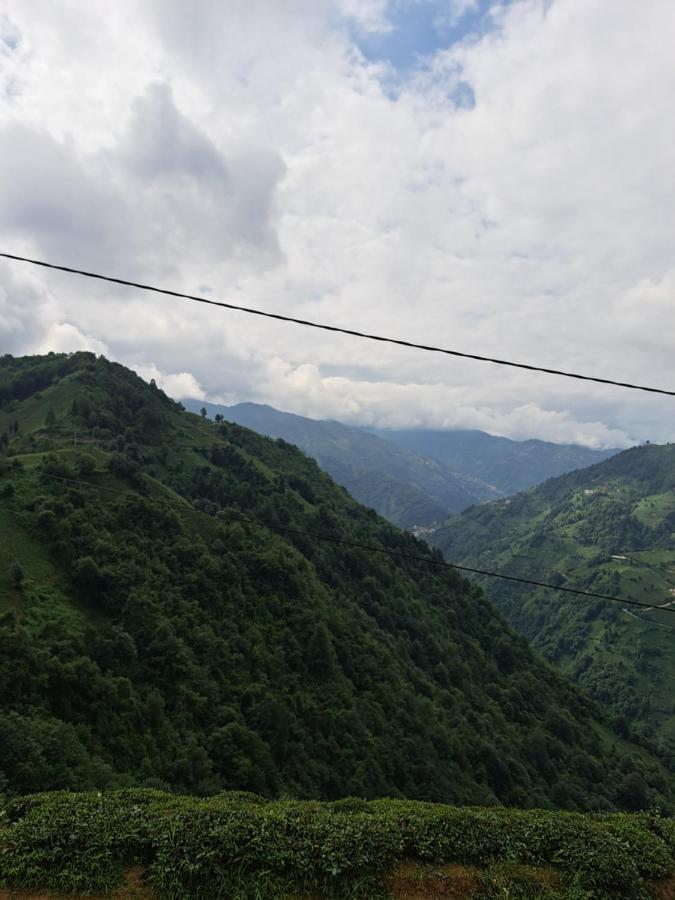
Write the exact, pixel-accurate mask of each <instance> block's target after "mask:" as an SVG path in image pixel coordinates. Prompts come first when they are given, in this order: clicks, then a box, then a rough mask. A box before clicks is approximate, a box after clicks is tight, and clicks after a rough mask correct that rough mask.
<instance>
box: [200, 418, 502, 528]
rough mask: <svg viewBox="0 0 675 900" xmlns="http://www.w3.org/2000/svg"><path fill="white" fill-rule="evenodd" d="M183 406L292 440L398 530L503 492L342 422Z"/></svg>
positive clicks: (423, 522) (430, 520) (427, 523)
mask: <svg viewBox="0 0 675 900" xmlns="http://www.w3.org/2000/svg"><path fill="white" fill-rule="evenodd" d="M186 406H187V408H188V409H191V410H192V411H193V412H198V411H199V410H200V409H202V408H205V409H206V410H207V413H208V415H209V416H211V417H212V418H213V417H214V416H216V415H219V416H223V417H224V418H225V419H226V420H227V421H228V422H236V423H237V424H239V425H244V426H245V427H246V428H252V429H253V430H254V431H257V432H258V434H265V435H268V436H269V437H274V438H283V439H284V440H285V441H288V442H289V443H291V444H295V445H296V446H297V447H300V449H301V450H304V452H305V453H306V454H307V455H308V456H311V457H312V458H313V459H315V460H316V461H317V462H318V463H319V465H320V466H321V468H322V469H324V471H326V472H328V474H329V475H331V477H332V478H334V479H335V481H337V483H338V484H341V485H342V486H343V487H345V488H347V490H348V491H349V493H350V494H351V495H352V496H353V497H354V498H355V499H356V500H358V501H359V502H360V503H363V504H364V506H370V507H372V508H373V509H375V510H377V512H379V513H380V515H382V516H384V517H385V519H389V521H390V522H393V523H394V524H395V525H399V526H400V527H402V528H412V527H413V526H415V525H431V524H433V523H436V522H441V521H442V520H443V519H445V518H446V517H447V516H448V515H449V514H450V513H452V512H458V511H459V510H461V509H465V508H466V507H467V506H471V505H472V504H474V503H481V502H483V501H484V500H493V499H495V498H497V497H499V496H500V495H501V493H500V491H498V490H497V489H496V488H494V487H492V486H491V485H489V484H486V483H485V482H483V481H480V480H479V479H476V478H473V477H467V476H465V475H462V474H459V473H458V472H454V471H452V469H450V468H449V467H448V466H446V465H445V464H444V463H442V462H439V461H438V460H436V459H427V458H425V457H423V456H419V455H418V454H417V453H413V452H412V451H411V450H406V449H405V448H403V447H398V446H397V445H396V444H393V443H392V442H391V441H386V440H382V439H381V438H379V437H377V436H376V435H374V434H370V433H369V432H367V431H364V430H362V429H361V428H352V427H350V426H349V425H343V424H341V423H340V422H333V421H329V420H322V421H316V420H314V419H308V418H306V417H304V416H296V415H294V414H293V413H286V412H281V411H280V410H278V409H274V408H273V407H271V406H266V405H265V404H260V403H239V404H237V405H236V406H218V405H217V404H214V403H202V401H200V400H188V401H186Z"/></svg>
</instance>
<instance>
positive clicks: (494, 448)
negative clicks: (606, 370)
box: [372, 429, 619, 494]
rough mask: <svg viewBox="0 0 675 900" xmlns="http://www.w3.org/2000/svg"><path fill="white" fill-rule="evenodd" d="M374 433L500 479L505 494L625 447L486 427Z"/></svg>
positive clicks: (467, 471)
mask: <svg viewBox="0 0 675 900" xmlns="http://www.w3.org/2000/svg"><path fill="white" fill-rule="evenodd" d="M372 433H373V434H376V435H377V436H378V437H381V438H384V439H385V440H388V441H392V442H393V443H395V444H397V445H398V446H399V447H404V448H405V449H407V450H412V451H413V452H414V453H419V454H420V455H421V456H425V457H429V458H430V459H437V460H439V462H442V463H444V464H445V465H446V466H449V468H451V469H452V470H453V471H455V472H460V473H462V474H463V475H465V476H468V477H470V478H477V479H479V480H481V481H484V482H487V483H488V484H491V485H494V486H495V487H496V488H497V489H498V490H499V491H501V492H502V493H503V494H515V493H517V492H518V491H523V490H526V489H527V488H529V487H532V486H534V485H535V484H541V482H542V481H546V479H547V478H552V477H554V476H556V475H562V474H564V473H565V472H572V471H574V470H575V469H582V468H585V467H586V466H592V465H594V464H595V463H599V462H602V461H603V460H604V459H609V457H611V456H614V455H615V454H616V453H618V452H619V451H618V450H591V449H590V448H588V447H581V446H578V445H576V444H551V443H548V442H547V441H538V440H529V441H512V440H509V439H508V438H503V437H495V436H494V435H491V434H486V433H485V432H484V431H433V430H426V429H414V430H412V429H411V430H404V431H384V430H382V431H377V430H374V429H373V430H372Z"/></svg>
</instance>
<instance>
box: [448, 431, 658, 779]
mask: <svg viewBox="0 0 675 900" xmlns="http://www.w3.org/2000/svg"><path fill="white" fill-rule="evenodd" d="M433 541H434V543H435V544H436V545H437V546H439V547H440V548H441V549H442V550H443V552H444V553H445V555H446V556H447V558H448V559H451V560H453V561H456V562H464V563H467V564H470V565H476V564H477V565H478V567H482V568H492V569H496V570H498V571H503V572H506V573H509V574H514V575H522V576H525V577H532V578H534V579H536V580H543V581H547V582H552V583H553V584H564V585H567V586H571V587H581V588H584V589H591V590H594V591H597V592H599V593H605V594H610V595H612V596H618V597H625V598H628V599H633V600H638V601H640V602H643V603H652V604H654V605H655V606H665V605H669V606H670V607H671V608H673V607H674V606H675V445H672V444H671V445H667V446H655V445H652V446H644V447H636V448H633V449H631V450H627V451H625V452H624V453H621V454H619V455H618V456H615V457H613V458H612V459H609V460H607V461H605V462H602V463H599V464H598V465H595V466H592V467H590V468H588V469H584V470H581V471H579V472H574V473H572V474H570V475H565V476H563V477H561V478H556V479H553V480H551V481H548V482H546V483H545V484H543V485H540V486H539V487H537V488H534V489H532V490H530V491H528V492H526V493H523V494H518V495H517V496H515V497H511V498H509V499H507V500H500V501H497V502H496V503H490V504H487V505H485V506H482V507H475V508H473V509H469V510H466V511H465V512H464V513H463V514H461V515H459V516H456V517H453V518H452V519H450V520H449V521H448V522H447V523H445V525H444V526H443V527H442V528H441V529H439V530H438V531H437V532H436V533H435V534H434V536H433ZM485 589H486V591H487V594H488V597H489V598H490V599H491V600H493V602H494V603H495V604H496V605H497V606H498V607H499V609H500V610H501V611H502V612H503V613H504V615H505V616H506V617H507V619H508V620H509V622H510V623H511V624H512V625H513V626H514V627H516V628H517V629H518V630H519V631H521V632H522V633H523V634H524V635H525V636H526V637H528V638H529V639H530V640H531V641H532V642H533V644H534V645H535V646H536V647H537V648H538V649H540V650H542V651H543V652H544V653H545V655H546V656H547V657H548V658H549V659H550V660H551V661H552V662H554V663H555V664H556V665H558V666H559V667H561V668H562V670H563V671H564V672H565V673H567V674H569V675H571V676H572V677H573V678H574V679H575V680H576V681H577V682H578V683H579V684H581V685H582V686H583V687H584V688H586V689H587V690H588V691H589V692H590V693H591V694H593V695H594V696H595V697H596V699H597V700H599V701H601V702H602V703H603V704H605V705H606V706H607V707H608V708H609V709H610V710H611V711H612V714H613V715H614V716H615V720H616V723H617V725H618V727H620V728H621V729H622V730H623V731H624V733H626V734H628V733H632V734H636V735H640V736H642V737H643V738H646V739H648V740H649V741H651V742H653V743H654V744H655V745H656V746H658V747H659V748H660V751H661V753H662V754H663V757H664V759H666V760H667V761H668V763H669V764H670V765H671V766H674V765H675V615H672V614H667V613H665V612H662V611H659V610H654V611H642V610H639V609H631V608H630V607H629V606H628V605H626V606H624V607H622V606H621V605H620V604H612V603H608V602H603V601H593V600H589V599H588V598H583V597H573V596H570V595H565V594H556V593H555V592H553V591H545V590H542V589H537V588H533V589H530V588H527V587H525V586H522V585H512V584H509V583H507V582H499V581H496V580H495V581H493V582H492V583H487V581H486V583H485Z"/></svg>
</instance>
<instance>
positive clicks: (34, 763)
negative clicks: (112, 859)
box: [0, 353, 672, 809]
mask: <svg viewBox="0 0 675 900" xmlns="http://www.w3.org/2000/svg"><path fill="white" fill-rule="evenodd" d="M0 404H1V409H2V411H1V412H0V434H1V435H2V447H3V459H2V461H1V465H2V469H1V474H0V573H1V578H2V580H1V581H0V608H1V610H2V616H1V620H0V708H1V713H0V746H1V747H2V754H0V773H1V774H0V777H1V778H2V785H3V789H4V790H5V791H8V792H10V793H13V792H31V791H36V790H45V789H55V788H74V789H84V788H92V787H99V788H100V787H105V786H116V785H117V786H120V785H121V786H125V785H145V786H156V787H168V788H172V789H178V790H182V791H186V790H188V791H192V792H196V793H208V792H214V791H218V790H221V789H225V788H234V789H243V790H254V791H257V792H259V793H262V794H265V795H269V796H274V795H279V794H286V795H288V794H290V795H291V796H293V795H297V796H303V797H309V798H311V797H322V798H328V799H330V798H336V797H340V796H343V795H347V794H357V795H362V796H366V797H373V796H378V795H379V796H381V795H390V796H391V795H393V796H401V795H404V796H408V797H411V798H430V799H431V798H433V799H434V800H437V801H451V802H457V803H477V804H484V803H494V802H502V803H506V804H514V805H520V806H534V805H536V806H543V807H551V806H557V807H565V808H579V809H593V808H612V807H617V806H618V807H623V808H629V809H635V808H640V807H643V806H646V805H648V804H651V803H658V804H661V805H662V806H664V807H665V808H669V807H670V805H671V803H672V792H671V787H670V785H669V783H668V780H667V776H666V773H665V770H664V768H663V767H662V766H660V765H659V764H658V763H657V762H656V760H655V759H654V757H652V756H650V755H649V753H648V752H646V751H645V750H644V749H643V748H640V747H637V746H635V745H632V744H629V743H628V742H626V741H625V740H624V739H623V738H622V737H621V736H619V735H617V734H616V732H614V731H612V730H611V729H610V728H608V727H607V725H606V724H605V723H604V721H603V720H602V718H601V717H600V715H599V713H598V712H597V710H596V707H595V706H594V705H593V704H592V703H591V702H590V701H589V700H588V699H586V698H585V697H584V696H583V695H582V694H581V693H580V692H578V691H577V689H576V688H574V687H572V686H571V685H570V684H569V683H568V682H567V681H566V680H565V679H564V678H563V677H562V676H561V675H559V674H558V673H556V672H555V671H554V670H553V669H552V668H550V667H549V666H548V665H547V664H545V663H543V662H542V661H540V660H539V658H538V657H536V656H535V655H534V654H533V653H532V651H531V650H530V649H529V647H528V645H527V643H526V642H525V640H524V639H523V638H522V637H518V636H516V635H515V634H514V633H513V632H512V631H510V629H509V628H508V627H507V626H506V625H505V623H504V622H503V621H502V619H501V618H500V617H499V616H498V615H497V614H496V613H495V612H494V610H493V608H492V607H491V606H490V605H489V604H488V603H487V602H486V600H485V599H484V597H483V595H482V592H481V590H480V589H479V588H478V587H477V586H474V585H471V584H470V583H468V582H467V581H465V580H463V579H461V578H460V577H459V576H458V575H457V574H455V573H454V572H452V571H451V570H448V569H443V568H440V567H434V566H432V565H429V564H427V562H425V560H430V561H431V560H434V559H435V560H438V559H440V554H439V553H438V551H435V554H434V553H432V552H431V551H430V550H429V549H428V548H427V547H426V545H424V544H421V543H419V542H418V541H416V540H415V539H414V538H413V537H411V536H410V535H407V534H405V533H404V532H401V531H399V530H398V529H396V528H395V527H393V526H392V525H390V524H388V523H387V522H385V521H384V520H383V519H381V518H379V517H378V516H377V515H376V514H375V513H374V512H372V511H370V510H367V509H365V508H363V507H362V506H360V505H359V504H357V503H356V502H354V501H353V500H352V499H351V498H350V497H349V495H348V494H347V493H346V491H344V490H343V489H342V488H339V487H337V486H336V485H335V484H334V482H333V481H332V480H331V479H330V478H329V477H328V476H327V475H326V474H324V473H323V472H322V471H321V470H320V469H319V467H318V466H317V465H316V464H315V463H314V462H313V461H312V460H309V459H308V458H307V457H305V456H304V455H303V454H302V453H301V452H300V451H299V450H297V449H296V448H294V447H292V446H289V445H288V444H286V443H284V442H283V441H273V440H270V439H267V438H263V437H261V436H259V435H257V434H255V433H253V432H251V431H248V430H247V429H244V428H241V427H239V426H237V425H233V424H229V423H221V424H215V423H212V422H210V421H208V420H202V419H201V418H199V417H198V416H193V415H190V414H188V413H185V412H184V411H183V410H182V408H181V407H180V406H179V405H178V404H176V403H174V402H173V401H171V400H169V399H168V398H167V397H166V396H165V395H164V394H163V393H162V392H161V391H160V390H158V389H157V388H156V387H155V386H154V385H153V384H151V385H147V384H145V383H144V382H143V381H141V379H139V378H138V377H137V376H136V375H134V374H133V373H131V372H130V371H128V370H126V369H124V368H123V367H121V366H119V365H115V364H112V363H109V362H107V361H105V360H104V359H102V358H99V359H96V357H94V356H93V355H92V354H88V353H78V354H74V355H71V356H66V355H53V354H50V355H49V356H48V357H26V358H23V359H14V358H12V357H8V356H5V357H2V358H1V359H0ZM244 517H252V518H253V519H254V520H257V521H251V518H248V519H246V518H244ZM258 522H264V523H266V524H258ZM282 529H295V531H288V530H286V531H284V530H282ZM298 531H308V532H320V533H322V534H323V535H331V536H337V537H339V538H340V539H343V540H349V541H352V542H356V543H357V544H359V545H360V546H359V547H354V546H353V545H351V544H336V543H331V542H328V541H321V540H316V539H315V538H312V537H309V536H307V535H306V534H299V533H297V532H298ZM368 546H375V547H379V548H382V549H383V550H390V551H392V552H397V553H404V554H416V555H418V556H421V557H423V560H418V561H416V560H410V559H402V558H400V557H393V556H390V555H388V554H387V553H373V552H369V551H368V550H367V547H368Z"/></svg>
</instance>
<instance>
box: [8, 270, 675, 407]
mask: <svg viewBox="0 0 675 900" xmlns="http://www.w3.org/2000/svg"><path fill="white" fill-rule="evenodd" d="M0 257H3V258H4V259H11V260H14V261H16V262H25V263H29V264H30V265H33V266H41V267H42V268H44V269H54V270H56V271H58V272H68V273H69V274H71V275H82V276H84V277H85V278H95V279H97V280H98V281H107V282H111V283H112V284H121V285H124V286H126V287H133V288H137V289H138V290H141V291H150V292H152V293H155V294H165V295H166V296H169V297H177V298H179V299H181V300H192V301H194V302H195V303H205V304H207V305H208V306H219V307H221V308H223V309H231V310H235V311H236V312H243V313H246V314H247V315H251V316H262V317H264V318H266V319H276V320H278V321H280V322H290V323H292V324H294V325H303V326H305V327H307V328H317V329H319V330H321V331H330V332H333V333H335V334H346V335H349V336H351V337H358V338H364V339H366V340H369V341H379V342H380V343H384V344H395V345H396V346H398V347H406V348H408V349H414V350H424V351H426V352H428V353H442V354H444V355H446V356H455V357H459V358H461V359H470V360H474V361H477V362H488V363H494V365H497V366H510V367H511V368H515V369H525V370H526V371H528V372H539V373H542V374H545V375H558V376H560V377H562V378H574V379H576V380H577V381H591V382H594V383H596V384H604V385H611V386H613V387H621V388H628V389H630V390H634V391H647V392H648V393H651V394H663V395H665V396H667V397H675V391H670V390H666V389H665V388H656V387H648V386H647V385H643V384H634V383H632V382H629V381H618V380H614V379H612V378H600V377H599V376H596V375H581V374H579V373H578V372H567V371H565V370H563V369H550V368H546V367H544V366H535V365H532V364H530V363H522V362H514V361H513V360H508V359H497V358H495V357H492V356H481V355H479V354H477V353H465V352H462V351H460V350H449V349H447V348H445V347H435V346H433V345H429V344H416V343H414V342H413V341H405V340H403V339H401V338H392V337H384V336H383V335H379V334H369V333H368V332H365V331H357V330H355V329H353V328H341V327H339V326H337V325H326V324H325V323H321V322H313V321H310V320H309V319H299V318H296V317H295V316H286V315H283V314H281V313H274V312H269V311H267V310H262V309H253V308H251V307H248V306H240V305H238V304H236V303H228V302H226V301H224V300H209V299H208V298H207V297H199V296H197V295H195V294H184V293H182V292H181V291H174V290H170V289H168V288H160V287H156V286H154V285H151V284H143V283H142V282H138V281H130V280H128V279H126V278H115V277H114V276H112V275H101V274H100V273H98V272H88V271H86V270H84V269H74V268H71V267H70V266H62V265H57V264H56V263H50V262H46V261H44V260H40V259H32V258H31V257H28V256H17V255H16V254H14V253H2V252H0Z"/></svg>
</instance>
